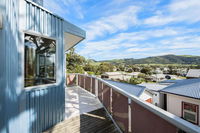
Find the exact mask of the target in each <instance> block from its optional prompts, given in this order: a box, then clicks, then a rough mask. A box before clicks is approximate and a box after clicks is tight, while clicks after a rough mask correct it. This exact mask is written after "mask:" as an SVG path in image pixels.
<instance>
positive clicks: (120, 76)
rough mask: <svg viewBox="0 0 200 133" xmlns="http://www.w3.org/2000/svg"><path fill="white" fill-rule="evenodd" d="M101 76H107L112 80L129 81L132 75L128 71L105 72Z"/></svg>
mask: <svg viewBox="0 0 200 133" xmlns="http://www.w3.org/2000/svg"><path fill="white" fill-rule="evenodd" d="M101 78H107V79H112V80H125V81H128V80H129V79H130V78H131V75H127V73H126V72H120V71H118V72H105V73H104V74H102V75H101Z"/></svg>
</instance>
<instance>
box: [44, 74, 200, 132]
mask: <svg viewBox="0 0 200 133" xmlns="http://www.w3.org/2000/svg"><path fill="white" fill-rule="evenodd" d="M67 85H68V86H71V87H68V88H67V89H66V94H65V95H66V98H65V111H66V112H65V120H64V121H63V122H61V123H59V124H57V125H56V126H54V127H52V128H50V129H49V130H47V131H46V132H45V133H50V132H51V133H54V132H55V133H56V132H59V133H60V132H65V133H68V132H70V133H72V132H74V133H85V132H89V133H90V132H99V133H100V132H101V133H104V132H109V133H110V132H116V133H117V132H125V133H132V132H134V133H161V132H162V133H184V132H187V133H199V132H200V127H198V126H196V125H193V124H191V123H189V122H187V121H185V120H183V119H181V118H179V117H177V116H175V115H173V114H171V113H169V112H166V111H164V110H162V109H160V108H158V107H156V106H154V105H152V104H150V103H147V102H145V101H142V100H140V99H138V98H137V97H135V96H133V95H130V94H128V93H127V92H125V91H123V90H121V89H120V88H117V87H116V86H113V85H111V84H109V83H107V82H106V81H104V80H102V79H100V78H97V77H93V76H88V75H81V74H70V75H68V76H67Z"/></svg>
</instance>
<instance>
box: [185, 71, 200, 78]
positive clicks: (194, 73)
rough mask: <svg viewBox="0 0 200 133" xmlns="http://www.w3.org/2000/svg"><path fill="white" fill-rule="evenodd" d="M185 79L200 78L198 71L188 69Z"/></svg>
mask: <svg viewBox="0 0 200 133" xmlns="http://www.w3.org/2000/svg"><path fill="white" fill-rule="evenodd" d="M186 78H187V79H191V78H200V69H190V70H189V71H188V73H187V75H186Z"/></svg>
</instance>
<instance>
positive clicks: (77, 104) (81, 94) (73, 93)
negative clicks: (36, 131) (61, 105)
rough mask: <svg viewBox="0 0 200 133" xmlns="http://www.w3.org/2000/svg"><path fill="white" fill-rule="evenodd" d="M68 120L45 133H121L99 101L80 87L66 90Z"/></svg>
mask: <svg viewBox="0 0 200 133" xmlns="http://www.w3.org/2000/svg"><path fill="white" fill-rule="evenodd" d="M65 101H66V103H65V106H66V107H65V109H66V114H65V116H66V118H65V120H64V121H63V122H61V123H58V124H57V125H55V126H54V127H52V128H50V129H48V130H47V131H45V132H43V133H119V131H118V130H117V128H116V127H115V125H114V124H113V122H112V120H111V119H110V118H109V117H108V115H107V113H106V111H105V110H104V108H103V107H102V105H101V104H100V102H99V101H98V99H97V98H96V97H95V96H94V95H92V94H91V93H88V92H87V91H85V90H83V89H82V88H80V87H70V88H68V89H66V98H65Z"/></svg>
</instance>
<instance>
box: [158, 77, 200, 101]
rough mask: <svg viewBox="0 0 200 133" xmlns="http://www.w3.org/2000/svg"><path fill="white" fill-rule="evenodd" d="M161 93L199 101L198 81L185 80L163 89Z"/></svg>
mask: <svg viewBox="0 0 200 133" xmlns="http://www.w3.org/2000/svg"><path fill="white" fill-rule="evenodd" d="M161 92H165V93H171V94H175V95H181V96H185V97H190V98H195V99H200V79H185V80H179V81H178V82H176V83H174V84H172V85H170V86H168V87H166V88H164V89H162V90H161Z"/></svg>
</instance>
